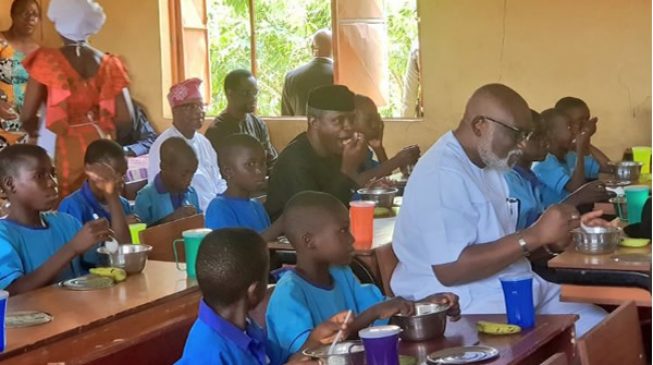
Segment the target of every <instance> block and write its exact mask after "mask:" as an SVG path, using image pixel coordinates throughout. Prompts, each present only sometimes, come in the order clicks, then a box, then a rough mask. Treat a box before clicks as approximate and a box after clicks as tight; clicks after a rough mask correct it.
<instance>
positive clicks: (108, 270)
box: [89, 267, 127, 283]
mask: <svg viewBox="0 0 653 365" xmlns="http://www.w3.org/2000/svg"><path fill="white" fill-rule="evenodd" d="M89 272H90V273H91V274H93V275H96V276H103V277H107V278H112V279H113V281H115V282H116V283H119V282H121V281H124V280H125V279H127V273H126V272H125V270H123V269H119V268H117V267H95V268H92V269H91V270H89Z"/></svg>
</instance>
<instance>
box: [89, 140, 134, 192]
mask: <svg viewBox="0 0 653 365" xmlns="http://www.w3.org/2000/svg"><path fill="white" fill-rule="evenodd" d="M98 163H99V164H106V165H107V166H109V167H111V169H112V170H113V172H114V175H115V176H113V178H114V180H115V181H122V178H123V176H125V174H126V173H127V158H126V157H125V152H124V151H123V149H122V146H120V145H119V144H118V143H116V142H114V141H112V140H109V139H98V140H97V141H94V142H92V143H91V144H90V145H89V146H88V148H87V149H86V153H85V154H84V165H85V167H86V168H89V167H90V166H91V165H94V164H98ZM89 184H90V185H91V189H93V190H94V191H95V190H97V189H96V186H95V182H94V180H92V179H90V180H89ZM119 189H120V190H122V186H119Z"/></svg>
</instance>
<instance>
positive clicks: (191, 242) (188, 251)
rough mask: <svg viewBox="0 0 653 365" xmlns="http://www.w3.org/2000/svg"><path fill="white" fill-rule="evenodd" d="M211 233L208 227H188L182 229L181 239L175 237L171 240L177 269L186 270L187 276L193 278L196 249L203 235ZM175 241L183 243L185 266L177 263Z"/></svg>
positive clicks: (194, 275)
mask: <svg viewBox="0 0 653 365" xmlns="http://www.w3.org/2000/svg"><path fill="white" fill-rule="evenodd" d="M209 233H211V230H210V229H208V228H198V229H189V230H187V231H183V232H182V233H181V236H182V237H183V239H177V240H174V241H173V242H172V250H173V252H174V254H175V262H176V263H177V270H182V271H183V270H186V274H187V275H188V277H189V278H195V277H196V276H197V275H196V272H195V263H196V262H197V251H199V249H200V244H201V243H202V240H203V239H204V237H205V236H206V235H207V234H209ZM177 243H183V244H184V254H185V255H186V265H185V266H186V267H185V268H184V267H182V266H180V265H179V256H178V254H177Z"/></svg>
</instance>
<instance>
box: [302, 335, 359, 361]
mask: <svg viewBox="0 0 653 365" xmlns="http://www.w3.org/2000/svg"><path fill="white" fill-rule="evenodd" d="M330 348H331V345H326V346H321V347H318V348H316V349H306V350H304V352H303V354H304V355H306V356H308V357H310V358H311V359H315V360H319V361H320V364H327V365H365V348H364V347H363V344H362V343H361V341H344V342H339V343H338V344H336V345H335V346H334V347H333V352H331V353H329V350H330Z"/></svg>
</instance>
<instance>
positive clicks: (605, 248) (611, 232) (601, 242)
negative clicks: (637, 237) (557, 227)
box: [571, 228, 623, 255]
mask: <svg viewBox="0 0 653 365" xmlns="http://www.w3.org/2000/svg"><path fill="white" fill-rule="evenodd" d="M571 234H572V237H573V239H574V243H575V245H576V251H578V252H581V253H585V254H590V255H600V254H607V253H612V252H614V251H615V250H616V249H617V246H618V245H619V242H621V238H622V237H623V231H622V230H621V228H602V229H595V230H593V231H592V232H587V231H585V230H583V229H582V228H576V229H574V230H573V231H571Z"/></svg>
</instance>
